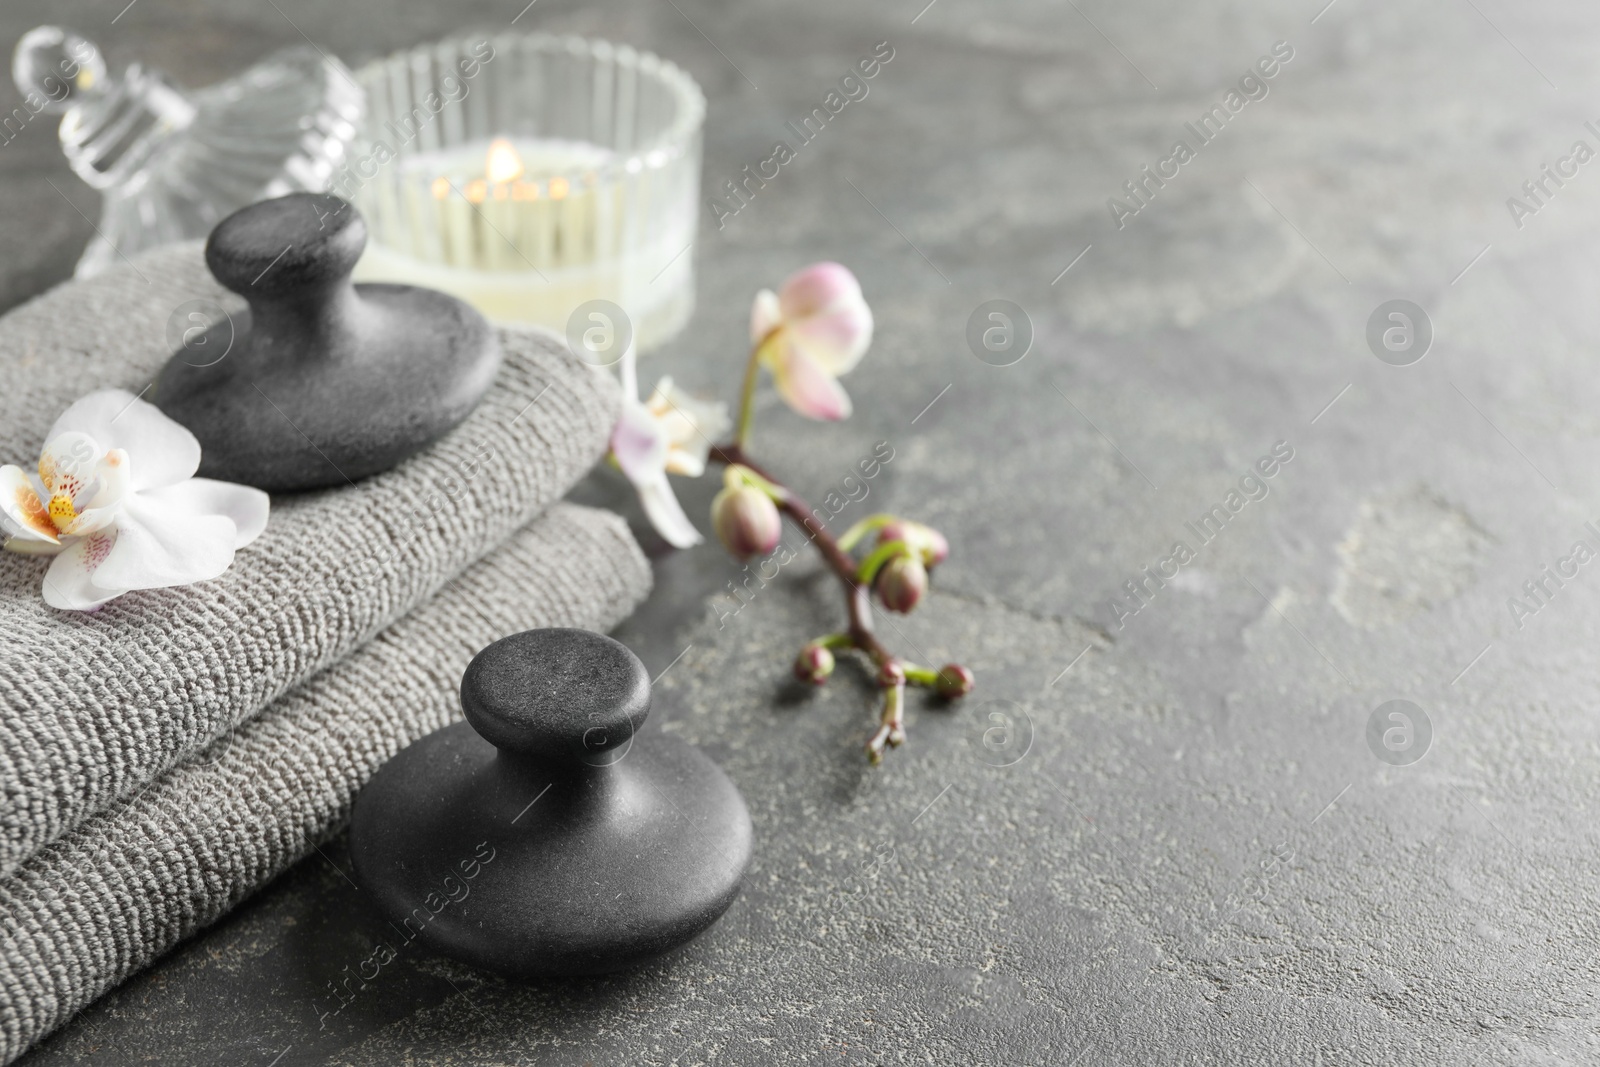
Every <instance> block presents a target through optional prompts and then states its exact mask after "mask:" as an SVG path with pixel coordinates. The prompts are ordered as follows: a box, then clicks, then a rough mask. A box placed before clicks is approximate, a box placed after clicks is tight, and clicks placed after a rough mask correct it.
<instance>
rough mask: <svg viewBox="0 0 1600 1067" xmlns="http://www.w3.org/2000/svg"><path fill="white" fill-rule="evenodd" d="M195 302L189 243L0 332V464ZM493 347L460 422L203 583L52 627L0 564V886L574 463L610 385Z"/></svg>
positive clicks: (286, 685)
mask: <svg viewBox="0 0 1600 1067" xmlns="http://www.w3.org/2000/svg"><path fill="white" fill-rule="evenodd" d="M197 299H204V300H211V301H215V302H216V303H218V304H220V305H222V306H223V307H225V308H227V309H229V310H230V313H231V312H232V311H235V310H238V309H242V308H243V302H242V301H241V300H240V299H239V298H238V297H236V296H234V295H233V294H231V293H228V292H226V291H225V290H223V289H221V288H220V287H219V286H217V284H216V283H215V282H214V281H213V280H212V279H211V277H210V275H209V274H208V273H207V271H206V269H205V265H204V263H203V261H202V258H201V252H200V246H199V245H197V244H191V245H184V246H180V247H178V248H176V249H164V250H161V251H158V252H155V253H152V254H151V255H150V256H148V257H145V258H143V259H141V260H140V261H138V263H137V264H136V265H133V266H128V267H124V268H122V269H120V270H113V271H109V272H107V273H105V274H103V275H101V276H99V277H97V278H94V279H92V280H89V281H84V282H73V283H69V284H67V285H63V286H61V287H59V288H57V289H54V290H52V291H50V292H49V293H46V294H45V295H43V296H41V297H40V298H38V299H37V300H35V301H33V302H31V303H29V304H27V305H24V306H23V307H21V308H18V309H16V310H15V311H13V312H11V313H10V314H8V315H6V316H5V317H4V318H3V319H0V374H3V375H4V379H5V386H6V387H5V390H4V394H3V395H0V463H8V462H9V463H17V464H19V465H22V466H24V467H31V466H32V465H33V464H34V463H35V462H37V460H38V456H39V449H40V446H41V445H43V444H44V442H43V440H42V438H43V436H44V434H45V433H46V432H48V430H49V428H50V424H51V422H52V421H53V420H54V419H55V417H56V416H57V415H59V414H60V413H61V412H62V411H63V410H65V408H66V407H67V405H68V404H69V403H71V402H72V401H73V400H75V399H76V398H77V397H79V396H80V395H82V394H84V393H87V392H90V391H93V390H95V389H101V388H106V387H111V386H123V387H127V388H129V389H130V390H132V391H133V392H136V393H137V392H139V391H140V390H141V389H143V388H144V386H145V385H146V384H147V383H148V382H149V381H150V379H151V376H152V375H153V374H154V373H155V371H156V370H158V369H159V368H160V366H161V365H162V364H163V362H164V361H165V360H166V358H167V356H168V354H169V347H170V342H169V340H168V320H169V318H170V317H171V316H172V315H173V313H174V311H175V310H177V309H179V308H180V305H182V304H184V303H185V302H187V301H191V300H197ZM502 342H503V344H504V348H505V356H506V359H505V366H504V368H503V369H502V370H501V372H500V376H499V379H498V380H497V382H496V384H495V386H494V388H493V389H492V390H491V391H490V393H489V395H488V397H487V398H486V399H485V400H484V401H483V403H482V405H481V406H480V407H479V408H478V410H477V411H476V412H474V413H473V415H472V416H471V417H470V418H469V419H468V420H467V421H466V422H465V423H464V424H462V425H461V426H460V427H458V428H457V429H456V430H455V431H454V432H452V433H451V434H450V435H448V436H447V437H446V438H445V439H444V440H443V441H441V442H439V443H438V444H437V445H435V446H434V447H432V448H430V449H428V450H427V451H426V452H424V453H423V454H421V455H418V456H416V457H414V458H412V459H411V460H409V461H407V462H406V463H404V464H402V465H401V466H400V467H398V468H396V469H395V470H393V471H390V472H387V473H385V474H381V475H377V476H375V477H372V478H369V479H367V480H365V481H363V482H361V483H359V484H358V485H356V486H355V487H348V486H347V487H344V488H340V489H334V490H327V491H324V492H318V493H310V494H302V495H299V496H294V497H280V498H277V499H274V501H273V506H272V517H271V520H270V522H269V523H268V525H267V530H266V532H265V533H264V534H263V535H262V536H261V538H260V539H259V540H257V541H256V542H255V543H254V544H252V545H250V546H249V547H248V548H245V549H244V550H242V551H241V552H240V553H239V555H238V557H237V558H236V559H235V561H234V564H233V566H232V567H231V568H230V569H229V570H228V571H227V573H225V574H224V575H222V576H221V577H220V578H217V579H215V580H214V581H210V582H203V583H200V584H198V585H192V586H186V587H182V588H177V589H164V590H146V591H136V592H132V593H128V594H126V595H124V596H122V597H121V598H119V599H117V600H114V601H112V602H111V603H110V604H109V605H107V606H106V607H104V608H102V609H101V610H100V611H98V612H96V613H93V614H80V613H70V612H59V611H56V610H54V609H51V608H49V607H47V606H46V605H45V604H44V602H43V600H42V599H41V598H40V595H39V587H40V581H41V575H42V573H43V571H44V569H45V567H46V565H47V562H48V561H45V560H40V559H36V558H29V557H24V556H18V555H14V554H12V553H8V552H5V553H0V635H3V640H0V876H4V875H5V874H6V873H7V872H9V871H12V870H14V869H15V868H16V867H17V865H18V864H19V863H21V862H22V861H23V860H24V859H26V858H27V857H28V856H29V855H31V854H32V853H33V852H35V851H36V850H38V849H39V848H40V847H42V846H43V845H45V844H47V843H49V842H50V841H52V840H54V839H55V838H57V837H59V836H60V835H61V834H62V833H63V832H65V831H66V830H69V829H71V828H72V827H73V826H76V825H78V824H79V823H80V822H82V821H83V820H84V819H85V818H87V817H88V816H90V815H92V814H93V813H94V812H96V811H98V810H100V809H102V808H104V807H105V806H106V805H108V804H111V803H113V802H114V801H117V800H120V799H124V798H126V797H129V796H132V795H133V794H134V793H136V792H138V790H139V789H140V788H142V787H143V786H145V785H147V784H148V783H149V782H151V781H153V780H154V779H155V778H156V777H158V776H159V775H160V774H162V773H163V772H164V771H166V770H168V769H169V768H171V767H173V766H175V765H176V764H177V763H178V762H179V761H180V760H182V759H184V758H185V757H186V756H189V755H192V754H193V753H195V752H197V751H199V750H200V749H202V748H204V747H205V746H206V745H208V744H209V743H210V742H211V741H212V740H213V739H215V738H217V737H220V736H222V735H223V734H225V733H226V732H227V731H228V730H229V729H230V728H232V727H233V726H234V725H236V724H238V723H241V722H244V721H246V720H248V719H249V718H250V717H251V716H252V715H254V714H255V713H256V712H258V711H259V710H260V709H261V708H263V707H265V706H266V705H267V704H268V703H270V702H271V701H272V700H274V699H275V698H277V697H278V696H280V695H281V694H283V693H284V692H286V691H287V690H288V689H290V688H291V687H293V686H295V685H297V684H299V683H300V682H302V681H304V680H305V679H306V678H308V677H310V676H311V675H313V674H315V673H316V672H318V671H320V670H322V669H323V668H325V667H328V666H329V665H331V664H333V663H336V662H338V661H339V660H341V659H343V658H344V657H345V656H347V655H348V654H349V653H350V652H351V651H352V650H354V649H355V648H357V647H359V646H360V645H361V644H362V643H364V642H365V641H367V640H368V639H370V638H371V637H372V636H373V635H374V634H376V633H377V632H378V631H380V630H382V629H383V628H384V627H386V626H388V625H389V624H390V623H391V622H393V621H394V620H395V619H397V618H399V617H401V616H402V615H404V614H405V613H406V612H408V611H410V610H411V609H412V608H413V607H414V606H416V605H417V604H418V603H420V602H421V601H422V600H424V599H425V598H427V597H428V596H429V595H431V594H432V593H433V592H434V591H436V590H437V589H438V588H439V587H440V586H441V585H443V584H444V583H445V582H446V581H447V580H449V579H450V578H452V577H454V576H455V575H457V574H459V573H460V572H461V571H462V569H463V568H465V567H466V566H468V565H469V564H470V563H472V562H473V561H474V560H476V559H478V558H479V557H480V556H482V555H483V554H484V553H485V552H487V551H488V550H489V549H491V548H493V547H494V546H495V545H497V544H499V543H501V542H502V541H504V540H505V539H506V538H507V537H508V536H510V534H511V533H512V532H513V531H515V530H517V529H518V528H519V527H521V526H523V525H524V524H525V523H527V522H528V521H529V520H530V519H531V518H532V517H533V516H535V515H536V514H538V513H539V512H540V511H541V510H543V509H544V508H545V507H546V506H547V505H548V504H549V503H550V502H551V501H553V500H555V499H557V498H558V497H559V496H560V495H561V494H562V493H564V492H565V491H566V490H567V489H568V488H569V487H570V486H571V485H572V484H573V483H574V482H575V481H576V480H577V479H578V478H579V477H580V476H581V475H582V474H583V473H584V472H585V471H587V470H588V469H589V468H590V467H591V466H593V464H594V462H595V461H596V460H597V459H598V458H600V456H601V455H602V454H603V453H604V451H605V447H606V440H607V437H608V435H609V431H610V427H611V425H612V423H613V422H614V420H615V416H616V405H617V403H618V393H617V389H616V385H615V383H614V382H613V381H612V379H611V378H609V377H608V376H606V375H604V374H602V373H599V372H596V371H595V370H594V369H593V368H591V367H588V366H586V365H584V364H583V363H582V362H580V361H579V360H577V359H575V358H573V357H572V356H571V355H570V354H569V353H567V352H566V351H565V349H564V347H563V345H562V344H561V342H560V340H559V339H558V338H556V337H555V335H553V334H546V333H536V332H524V331H503V332H502ZM447 688H448V687H447Z"/></svg>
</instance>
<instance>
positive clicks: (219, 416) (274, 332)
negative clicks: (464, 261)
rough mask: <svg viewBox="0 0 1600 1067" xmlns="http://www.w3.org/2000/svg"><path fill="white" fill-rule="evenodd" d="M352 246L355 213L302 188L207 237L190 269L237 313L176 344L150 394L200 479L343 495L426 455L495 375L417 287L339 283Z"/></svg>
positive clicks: (496, 352) (482, 340)
mask: <svg viewBox="0 0 1600 1067" xmlns="http://www.w3.org/2000/svg"><path fill="white" fill-rule="evenodd" d="M366 243H367V227H366V223H365V222H364V221H363V220H362V218H361V214H360V212H358V211H357V210H356V209H355V208H354V207H353V206H351V205H350V204H349V203H347V202H346V201H344V200H341V199H340V198H339V197H336V196H332V195H319V194H313V193H292V194H290V195H288V196H284V197H279V198H277V199H275V200H266V201H263V202H261V203H258V204H252V205H250V206H249V207H246V208H242V209H240V210H239V211H236V212H235V213H233V214H232V215H229V216H228V217H227V218H225V219H223V220H222V221H221V222H220V223H218V224H217V227H216V229H214V230H212V231H211V237H210V239H209V240H208V241H207V242H206V265H207V266H208V267H210V269H211V273H212V274H213V275H215V277H216V279H217V281H219V282H221V283H222V284H223V285H224V286H226V287H227V288H229V289H231V290H233V291H234V292H236V293H238V294H239V295H240V296H243V297H244V298H245V301H246V302H247V303H248V304H249V306H250V310H249V313H248V314H247V315H244V316H243V317H242V318H241V316H239V315H235V316H233V318H232V320H229V319H225V318H220V317H219V319H218V320H217V321H216V322H214V323H212V324H211V326H210V328H209V329H208V330H207V331H206V332H205V334H204V336H201V337H196V338H193V339H189V340H187V341H186V343H185V344H184V345H182V346H181V347H180V348H179V349H178V351H177V352H176V353H175V354H174V355H173V357H172V358H171V359H170V360H169V361H168V363H167V365H166V367H165V368H164V369H163V370H162V372H161V374H160V376H159V378H158V379H157V381H156V386H155V390H154V391H153V394H152V396H151V399H152V400H153V401H154V402H155V404H156V405H157V406H158V407H160V408H161V410H163V411H165V412H166V413H167V414H168V415H170V416H171V417H172V418H173V419H175V420H177V421H178V422H179V423H181V424H182V425H184V426H187V427H188V428H189V429H190V431H192V432H193V433H194V435H195V436H196V437H197V438H199V440H200V446H201V460H200V474H201V475H203V476H205V477H208V478H221V479H223V480H225V481H232V482H242V483H244V484H246V485H254V486H256V487H258V488H261V489H266V490H269V491H272V492H287V491H292V490H299V489H316V488H322V487H325V486H336V485H344V484H346V483H347V482H351V481H355V480H356V479H359V478H364V477H366V476H368V475H371V474H377V473H378V472H380V471H385V470H388V469H389V468H391V467H393V466H394V465H395V464H397V463H399V462H400V461H401V460H403V459H405V458H406V457H407V456H409V455H411V454H412V453H414V452H417V451H418V450H420V449H422V448H425V447H426V446H428V445H430V444H432V443H433V442H434V441H436V440H438V439H439V438H440V437H442V436H443V435H444V434H445V432H446V431H448V430H450V429H451V428H452V427H454V426H455V425H456V424H457V423H459V422H460V421H461V420H462V419H464V418H466V417H467V415H468V413H470V412H471V411H472V409H473V408H474V407H476V406H477V404H478V401H479V400H481V399H482V398H483V394H484V392H485V391H486V390H487V389H488V388H489V385H490V383H491V382H492V381H493V380H494V376H495V372H496V371H497V370H498V369H499V366H500V343H499V339H498V337H497V335H496V334H495V331H494V330H493V329H492V328H491V327H490V325H489V323H488V322H487V321H486V320H485V319H484V317H483V316H482V315H480V314H479V313H478V312H477V311H475V310H474V309H473V308H471V307H469V306H468V305H467V304H464V303H462V302H461V301H460V300H457V299H456V298H455V297H452V296H446V295H445V294H444V293H440V292H436V291H434V290H432V289H421V288H417V287H416V286H410V285H378V284H363V285H353V284H352V283H351V281H350V272H351V270H353V269H354V267H355V265H356V261H357V260H358V259H360V258H361V252H362V249H363V248H365V247H366ZM223 353H225V354H223ZM219 354H220V355H219Z"/></svg>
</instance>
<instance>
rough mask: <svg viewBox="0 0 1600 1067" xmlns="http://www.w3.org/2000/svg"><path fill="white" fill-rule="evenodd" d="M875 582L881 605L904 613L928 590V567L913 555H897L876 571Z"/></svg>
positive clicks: (915, 604)
mask: <svg viewBox="0 0 1600 1067" xmlns="http://www.w3.org/2000/svg"><path fill="white" fill-rule="evenodd" d="M876 584H877V589H878V599H879V600H882V601H883V606H884V607H886V608H888V609H889V610H890V611H895V612H899V613H900V614H902V615H904V614H906V613H908V612H909V611H910V610H911V609H912V608H914V607H916V606H917V602H918V601H920V600H921V599H922V596H923V594H924V593H926V592H927V591H928V569H927V568H926V567H924V566H923V565H922V560H920V559H918V558H917V557H916V556H914V555H899V556H896V557H895V558H894V559H891V560H890V561H889V562H888V563H885V564H884V565H883V567H882V569H881V570H879V571H878V580H877V583H876Z"/></svg>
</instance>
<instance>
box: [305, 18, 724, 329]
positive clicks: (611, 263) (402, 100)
mask: <svg viewBox="0 0 1600 1067" xmlns="http://www.w3.org/2000/svg"><path fill="white" fill-rule="evenodd" d="M356 77H357V81H358V82H360V84H361V85H362V87H363V88H364V89H365V90H366V94H367V123H366V127H365V130H364V133H363V136H362V138H361V140H360V142H359V143H358V146H357V150H356V153H355V159H354V161H353V165H352V167H351V168H350V170H349V171H348V172H347V175H346V178H345V181H344V182H342V183H341V182H335V184H334V188H333V191H334V192H337V193H340V194H341V195H344V196H345V197H346V198H347V199H349V200H351V201H352V202H354V203H355V204H356V205H357V206H358V207H359V208H360V209H361V211H362V213H363V214H364V215H365V216H366V219H367V225H368V228H369V231H370V235H371V236H370V241H369V244H368V248H367V252H366V255H365V256H363V258H362V261H361V263H360V265H359V266H358V267H357V270H356V277H357V278H358V279H359V280H362V281H401V282H407V283H410V284H415V285H426V286H429V287H430V288H435V289H441V290H444V291H445V292H449V293H452V294H454V295H456V296H459V297H461V298H462V299H464V300H467V301H468V302H470V303H472V304H473V305H475V306H476V307H477V308H478V309H479V310H480V311H482V312H483V313H484V314H485V315H487V316H489V317H490V318H491V319H494V320H496V321H500V322H508V323H531V324H537V325H542V326H547V327H550V328H551V329H554V330H556V331H558V332H566V331H567V328H568V326H569V322H571V321H572V320H573V318H574V316H575V314H577V313H578V312H579V309H581V308H583V306H584V305H585V304H588V303H589V302H591V301H596V300H604V301H610V302H612V303H615V304H617V305H619V306H620V307H621V308H622V309H623V310H624V311H625V312H626V314H627V315H628V317H629V319H630V320H631V327H632V333H633V337H634V340H635V343H636V344H637V345H638V346H639V348H640V349H641V350H643V349H647V348H650V347H652V346H654V345H656V344H659V343H660V342H662V341H664V340H666V339H667V338H669V337H671V336H672V335H673V334H675V333H676V332H677V331H678V330H679V329H681V328H682V326H683V324H684V322H685V321H686V320H687V319H688V317H689V312H690V310H691V308H692V306H693V299H694V297H693V293H694V265H693V264H694V260H693V254H692V252H691V245H692V243H693V241H694V235H695V226H696V223H697V219H698V214H699V188H700V156H701V128H702V125H703V124H704V120H705V97H704V95H703V94H702V93H701V91H700V88H699V86H697V85H696V84H695V82H694V80H693V79H692V78H690V77H689V76H688V75H687V74H685V73H684V72H683V71H682V70H680V69H679V68H678V67H676V66H674V65H673V64H671V63H669V62H666V61H665V60H662V59H661V58H659V57H657V56H654V55H651V54H650V53H648V52H640V51H638V50H636V49H634V48H631V47H628V46H626V45H613V44H609V43H607V42H605V41H593V40H586V39H583V38H578V37H554V36H550V35H548V34H538V33H526V34H519V33H499V34H493V35H485V36H481V37H474V36H470V35H469V36H464V37H459V38H454V39H451V40H446V41H442V42H440V43H438V44H435V45H430V46H425V47H421V48H417V49H414V50H412V51H408V52H402V53H399V54H397V55H393V56H390V57H388V58H386V59H383V60H379V61H377V62H375V63H373V64H371V65H369V66H367V67H365V68H363V69H362V70H360V71H359V72H358V73H357V76H356Z"/></svg>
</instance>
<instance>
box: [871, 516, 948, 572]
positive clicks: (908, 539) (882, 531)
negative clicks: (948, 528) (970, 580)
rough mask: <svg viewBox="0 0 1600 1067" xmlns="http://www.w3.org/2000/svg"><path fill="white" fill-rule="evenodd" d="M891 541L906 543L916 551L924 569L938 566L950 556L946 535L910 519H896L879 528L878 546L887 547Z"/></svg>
mask: <svg viewBox="0 0 1600 1067" xmlns="http://www.w3.org/2000/svg"><path fill="white" fill-rule="evenodd" d="M891 541H904V542H905V543H906V544H907V545H909V546H910V547H911V548H913V549H915V550H916V553H917V555H919V556H920V557H922V565H923V566H924V567H933V566H936V565H938V564H940V563H943V562H944V561H945V560H946V559H948V558H949V556H950V542H949V541H947V540H945V536H944V534H942V533H940V532H939V531H938V530H935V529H934V528H933V527H932V526H927V525H924V524H923V523H920V522H912V521H911V520H910V519H895V520H894V521H893V522H888V523H885V524H884V525H883V526H881V527H879V529H878V544H880V545H886V544H888V543H889V542H891Z"/></svg>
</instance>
